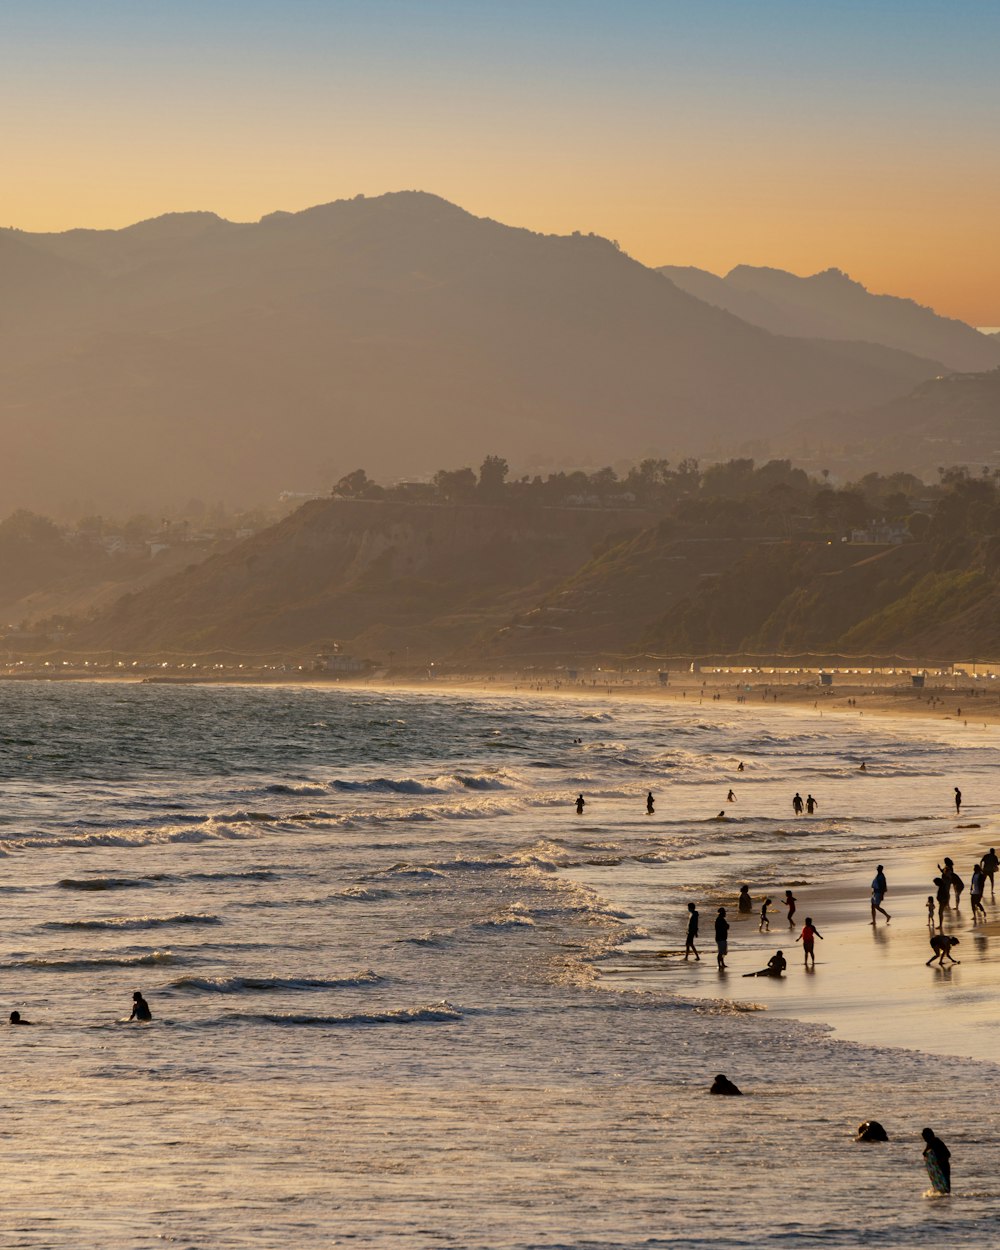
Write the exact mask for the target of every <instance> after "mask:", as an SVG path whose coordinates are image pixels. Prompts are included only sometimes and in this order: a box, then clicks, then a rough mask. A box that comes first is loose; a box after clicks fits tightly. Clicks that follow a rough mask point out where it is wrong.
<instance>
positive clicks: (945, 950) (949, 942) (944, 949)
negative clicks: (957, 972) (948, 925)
mask: <svg viewBox="0 0 1000 1250" xmlns="http://www.w3.org/2000/svg"><path fill="white" fill-rule="evenodd" d="M957 945H958V938H957V937H951V936H950V935H949V934H947V933H934V934H932V935H931V950H932V951H933V952H934V954H933V955H931V957H930V959H928V961H927V962H926V963H925V964H924V967H925V968H929V967H930V966H931V964H932V963H933V962H934V960H935V959H936V960H937V961H938V967H939V968H943V967H944V961H945V959H946V958H947V959H950V960H951V962H952V963H953V964H960V963H961V962H962V961H961V960H960V959H956V958H955V956H954V955H953V954H952V953H951V948H952V947H953V946H957Z"/></svg>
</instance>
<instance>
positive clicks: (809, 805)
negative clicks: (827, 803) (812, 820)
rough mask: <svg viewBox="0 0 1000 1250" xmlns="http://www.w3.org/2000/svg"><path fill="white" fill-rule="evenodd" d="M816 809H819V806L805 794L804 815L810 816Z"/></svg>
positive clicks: (811, 797) (810, 796)
mask: <svg viewBox="0 0 1000 1250" xmlns="http://www.w3.org/2000/svg"><path fill="white" fill-rule="evenodd" d="M817 807H819V804H818V803H817V802H816V800H815V799H814V798H813V796H812V795H811V794H807V795H806V815H807V816H811V815H812V814H813V812H814V811H815V810H816V808H817Z"/></svg>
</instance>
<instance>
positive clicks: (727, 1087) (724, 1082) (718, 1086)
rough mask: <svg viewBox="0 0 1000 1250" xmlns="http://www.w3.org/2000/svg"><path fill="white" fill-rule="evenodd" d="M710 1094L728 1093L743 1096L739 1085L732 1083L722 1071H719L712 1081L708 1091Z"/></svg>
mask: <svg viewBox="0 0 1000 1250" xmlns="http://www.w3.org/2000/svg"><path fill="white" fill-rule="evenodd" d="M708 1092H709V1093H710V1094H728V1095H730V1096H733V1095H735V1094H739V1096H740V1097H741V1098H742V1097H743V1091H742V1090H741V1089H740V1088H739V1086H737V1085H734V1084H733V1083H732V1081H731V1080H730V1079H729V1077H728V1076H726V1074H725V1073H724V1072H720V1073H719V1074H718V1075H717V1076H716V1078H715V1080H714V1081H713V1082H712V1088H711V1089H710V1090H709V1091H708Z"/></svg>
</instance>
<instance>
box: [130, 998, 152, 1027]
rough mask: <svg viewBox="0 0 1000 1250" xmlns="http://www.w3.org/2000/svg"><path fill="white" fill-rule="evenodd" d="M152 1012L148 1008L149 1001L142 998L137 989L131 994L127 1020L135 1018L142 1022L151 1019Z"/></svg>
mask: <svg viewBox="0 0 1000 1250" xmlns="http://www.w3.org/2000/svg"><path fill="white" fill-rule="evenodd" d="M152 1018H153V1013H152V1012H151V1011H150V1010H149V1003H147V1002H146V1000H145V999H144V998H143V996H142V995H141V994H140V993H139V991H138V990H136V991H135V993H134V994H133V995H132V1014H131V1015H130V1016H129V1020H136V1021H138V1022H140V1023H142V1024H145V1023H147V1022H148V1021H150V1020H152Z"/></svg>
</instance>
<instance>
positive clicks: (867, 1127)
mask: <svg viewBox="0 0 1000 1250" xmlns="http://www.w3.org/2000/svg"><path fill="white" fill-rule="evenodd" d="M854 1140H855V1141H888V1140H889V1134H888V1133H887V1132H886V1131H885V1129H884V1128H883V1127H882V1125H881V1124H879V1122H878V1120H863V1121H862V1122H861V1123H860V1124H859V1125H858V1131H857V1134H856V1135H855V1138H854Z"/></svg>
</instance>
